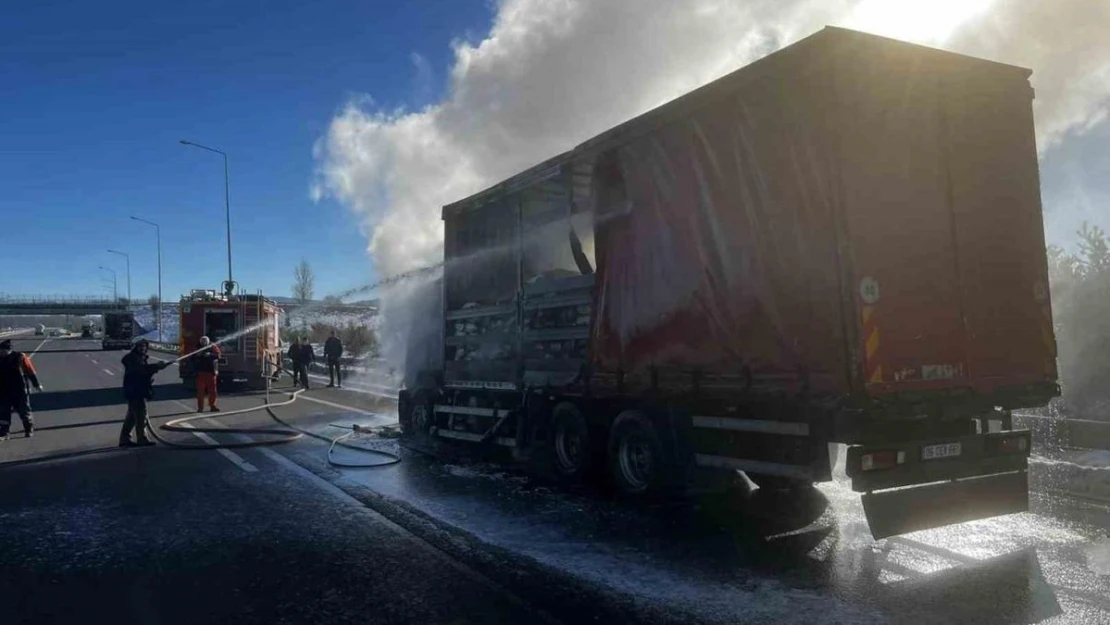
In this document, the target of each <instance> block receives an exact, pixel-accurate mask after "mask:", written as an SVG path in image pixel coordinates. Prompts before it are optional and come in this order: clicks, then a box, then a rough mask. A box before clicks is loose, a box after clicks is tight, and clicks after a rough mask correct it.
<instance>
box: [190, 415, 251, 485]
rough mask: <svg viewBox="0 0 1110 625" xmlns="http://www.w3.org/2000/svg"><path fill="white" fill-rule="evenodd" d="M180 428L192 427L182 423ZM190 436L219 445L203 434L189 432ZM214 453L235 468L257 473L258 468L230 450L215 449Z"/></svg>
mask: <svg viewBox="0 0 1110 625" xmlns="http://www.w3.org/2000/svg"><path fill="white" fill-rule="evenodd" d="M181 426H182V427H186V428H191V427H193V425H192V424H191V423H182V424H181ZM190 434H192V435H193V436H195V437H197V438H199V439H200V440H202V441H204V442H206V443H208V444H209V445H219V444H220V443H219V441H217V440H216V439H214V438H212V437H211V436H209V435H207V434H205V433H204V432H190ZM216 451H217V452H218V453H219V454H220V455H221V456H223V457H224V458H227V459H228V460H230V461H231V462H233V463H234V464H235V466H237V467H239V468H240V469H242V470H244V471H246V472H247V473H257V472H258V467H256V466H254V465H253V464H251V463H249V462H247V461H246V460H244V459H243V457H242V456H240V455H239V454H237V453H235V452H233V451H231V450H230V449H223V448H219V447H217V448H216Z"/></svg>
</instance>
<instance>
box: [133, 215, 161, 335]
mask: <svg viewBox="0 0 1110 625" xmlns="http://www.w3.org/2000/svg"><path fill="white" fill-rule="evenodd" d="M131 219H134V220H135V221H141V222H143V223H144V224H148V225H151V226H154V236H155V237H156V238H157V240H158V342H159V343H161V342H162V229H161V228H159V227H158V224H156V223H154V222H153V221H147V220H145V219H142V218H139V217H135V216H133V215H132V217H131Z"/></svg>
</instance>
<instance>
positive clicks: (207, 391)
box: [197, 371, 216, 410]
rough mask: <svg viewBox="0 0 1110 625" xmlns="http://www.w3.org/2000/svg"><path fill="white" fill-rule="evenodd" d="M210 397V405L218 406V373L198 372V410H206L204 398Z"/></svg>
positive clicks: (210, 406) (212, 406)
mask: <svg viewBox="0 0 1110 625" xmlns="http://www.w3.org/2000/svg"><path fill="white" fill-rule="evenodd" d="M206 396H207V397H208V407H209V408H215V407H216V374H215V373H212V372H210V371H202V372H200V373H198V374H197V410H204V398H205V397H206Z"/></svg>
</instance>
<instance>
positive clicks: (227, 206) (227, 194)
mask: <svg viewBox="0 0 1110 625" xmlns="http://www.w3.org/2000/svg"><path fill="white" fill-rule="evenodd" d="M181 145H191V146H193V147H194V148H200V149H202V150H208V151H209V152H215V153H216V154H219V155H220V156H222V157H224V215H225V217H226V220H227V288H228V289H229V292H230V289H231V288H232V284H234V283H233V282H232V279H231V176H230V175H229V174H228V169H227V152H224V151H223V150H217V149H216V148H210V147H208V146H206V145H201V144H199V143H193V142H192V141H186V140H184V139H182V140H181Z"/></svg>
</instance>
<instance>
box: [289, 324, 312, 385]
mask: <svg viewBox="0 0 1110 625" xmlns="http://www.w3.org/2000/svg"><path fill="white" fill-rule="evenodd" d="M315 361H316V352H314V351H313V350H312V343H309V342H308V337H307V336H302V337H301V344H300V347H298V348H297V357H296V358H295V359H294V361H293V362H294V363H295V364H296V367H297V373H298V375H300V377H301V386H303V387H304V390H306V391H307V390H308V367H309V366H310V365H311V364H312V363H313V362H315Z"/></svg>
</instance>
